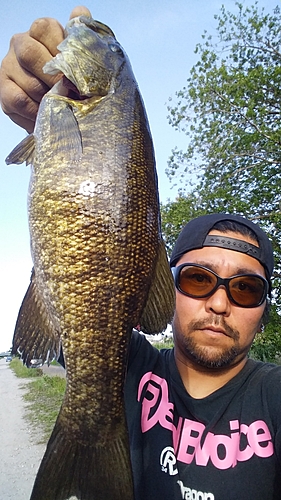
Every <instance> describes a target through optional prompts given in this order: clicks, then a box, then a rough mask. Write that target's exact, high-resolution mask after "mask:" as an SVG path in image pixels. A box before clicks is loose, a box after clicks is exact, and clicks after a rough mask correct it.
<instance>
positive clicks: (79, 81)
mask: <svg viewBox="0 0 281 500" xmlns="http://www.w3.org/2000/svg"><path fill="white" fill-rule="evenodd" d="M65 34H66V37H65V39H64V40H63V42H61V43H60V44H59V45H58V47H57V48H58V50H59V51H60V52H59V53H58V54H57V55H56V56H55V57H54V58H53V59H51V60H50V61H49V62H47V63H46V64H45V66H44V68H43V71H44V72H45V73H48V74H52V75H55V74H58V73H60V72H61V73H62V74H63V75H64V76H63V78H62V80H61V82H60V91H59V92H60V93H61V95H65V96H67V97H72V98H73V99H75V98H76V99H78V100H81V99H85V98H89V97H102V96H106V95H107V94H109V93H113V92H114V91H115V90H116V87H117V86H118V76H119V75H120V72H121V69H122V67H123V66H124V64H125V62H126V61H127V62H128V59H127V56H126V54H125V52H124V50H123V49H122V47H121V45H120V44H119V43H118V41H117V40H116V38H115V36H114V33H113V32H112V31H111V29H110V28H109V27H108V26H106V25H105V24H102V23H100V22H99V21H95V20H94V19H92V18H90V17H86V16H80V17H76V18H74V19H71V20H70V21H69V22H68V23H67V25H66V28H65ZM62 87H64V91H63V90H62ZM71 94H72V95H71Z"/></svg>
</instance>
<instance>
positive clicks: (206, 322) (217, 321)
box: [188, 316, 240, 340]
mask: <svg viewBox="0 0 281 500" xmlns="http://www.w3.org/2000/svg"><path fill="white" fill-rule="evenodd" d="M207 327H214V328H221V329H222V330H223V331H224V332H225V334H226V335H227V336H228V337H231V338H232V339H233V340H238V339H239V337H240V335H239V332H238V330H236V329H234V328H231V326H229V325H228V324H227V323H226V321H225V319H224V318H223V317H221V316H220V317H217V316H214V317H213V318H210V319H203V320H197V321H196V320H195V321H192V322H191V323H190V324H189V327H188V331H189V332H190V333H191V332H192V331H194V330H204V329H205V328H207Z"/></svg>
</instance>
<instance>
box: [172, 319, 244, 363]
mask: <svg viewBox="0 0 281 500" xmlns="http://www.w3.org/2000/svg"><path fill="white" fill-rule="evenodd" d="M208 325H210V320H208V321H193V322H192V323H189V325H188V329H187V331H186V332H185V333H184V334H183V333H179V332H177V329H176V328H175V332H174V337H175V339H177V340H176V343H177V344H178V345H180V349H181V351H182V352H183V353H184V354H185V356H186V357H187V358H189V359H191V360H192V361H193V362H195V363H196V364H198V365H199V366H202V367H204V368H212V369H215V368H217V369H220V368H224V367H227V366H229V365H231V363H232V362H233V361H234V360H235V359H236V358H237V356H238V355H239V354H240V352H241V349H240V346H239V332H238V331H237V330H235V329H233V328H231V327H230V326H228V325H227V324H226V323H225V320H224V319H223V318H221V319H219V320H218V319H217V318H215V320H214V321H213V325H214V326H220V327H221V328H223V329H224V331H225V333H226V335H227V336H228V337H229V338H231V339H232V341H233V342H232V345H230V346H228V347H227V346H225V347H223V346H213V347H210V346H202V345H200V344H198V342H197V341H196V339H195V338H194V336H193V335H192V333H193V332H194V331H196V330H202V329H204V328H205V327H206V326H208ZM179 339H180V342H179Z"/></svg>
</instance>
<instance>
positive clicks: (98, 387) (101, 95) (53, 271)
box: [7, 17, 174, 500]
mask: <svg viewBox="0 0 281 500" xmlns="http://www.w3.org/2000/svg"><path fill="white" fill-rule="evenodd" d="M66 32H67V36H66V39H65V40H64V41H63V42H62V44H60V46H59V47H58V49H59V50H60V52H59V54H58V56H56V57H55V58H54V59H53V60H52V61H50V63H48V64H47V65H46V71H48V72H53V73H54V72H59V71H62V72H63V73H64V75H65V76H64V78H63V79H62V80H61V81H60V82H59V83H58V84H56V85H55V87H54V88H53V89H51V90H50V91H49V92H48V93H47V94H46V96H45V97H44V98H43V99H42V102H41V104H40V107H39V112H38V117H37V120H36V125H35V130H34V134H32V135H31V136H29V137H28V138H26V139H24V141H22V143H21V144H20V145H18V146H17V147H16V148H15V149H14V150H13V152H12V153H11V154H10V155H9V157H8V158H7V163H21V162H23V161H26V162H27V163H30V164H31V165H32V167H31V169H32V174H31V179H30V189H29V201H28V212H29V228H30V238H31V253H32V259H33V264H34V270H33V273H32V277H31V283H30V287H29V289H28V292H27V294H26V296H25V298H24V300H23V303H22V306H21V309H20V312H19V316H18V320H17V324H16V328H15V334H14V341H13V350H14V351H16V350H19V352H21V354H22V358H23V360H24V361H25V362H26V363H27V364H29V362H30V359H31V358H32V357H39V355H40V358H43V359H44V360H47V359H50V358H53V357H58V356H59V353H60V349H61V347H62V350H63V356H64V359H65V365H66V380H67V384H66V393H65V397H64V400H63V403H62V407H61V409H60V413H59V415H58V418H57V421H56V424H55V427H54V430H53V433H52V435H51V437H50V440H49V442H48V445H47V449H46V453H45V455H44V457H43V460H42V463H41V465H40V468H39V471H38V474H37V477H36V480H35V484H34V487H33V491H32V494H31V500H42V499H44V500H66V499H68V498H70V497H71V496H72V495H76V497H77V498H78V499H79V500H108V499H109V498H110V499H111V500H121V499H122V500H132V499H133V496H134V495H133V480H132V473H131V465H130V451H129V442H128V433H127V428H126V419H125V410H124V397H123V390H124V380H125V374H126V362H127V356H128V349H129V342H130V335H131V331H132V328H133V327H134V326H136V325H137V324H139V323H140V324H141V325H142V326H143V328H144V330H146V331H148V332H151V333H157V332H159V331H163V330H164V329H165V328H166V325H167V323H168V322H170V321H171V319H172V316H173V312H174V284H173V279H172V276H171V272H170V269H169V265H168V261H167V256H166V252H165V247H164V243H163V240H162V236H161V230H160V215H159V198H158V187H157V175H156V169H155V161H154V152H153V145H152V140H151V134H150V130H149V125H148V121H147V117H146V113H145V109H144V106H143V102H142V99H141V96H140V93H139V90H138V87H137V84H136V81H135V78H134V75H133V73H132V70H131V67H130V63H129V60H128V58H127V56H126V54H125V53H124V51H123V49H122V48H121V46H120V45H119V44H118V42H117V41H116V40H115V38H114V35H113V33H112V31H111V30H110V29H109V28H107V27H106V26H105V25H101V24H100V23H98V22H97V21H94V20H92V19H90V18H84V17H81V18H77V19H75V20H71V21H70V23H69V24H68V26H67V28H66ZM78 56H79V58H80V59H79V64H78V61H77V57H78ZM67 79H69V80H70V81H71V84H68V83H67ZM75 88H76V89H77V95H76V91H75ZM83 92H86V93H87V96H81V94H82V93H83ZM68 93H69V95H68ZM79 94H80V97H79ZM73 95H76V97H77V99H74V98H73Z"/></svg>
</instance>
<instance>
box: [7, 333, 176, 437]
mask: <svg viewBox="0 0 281 500" xmlns="http://www.w3.org/2000/svg"><path fill="white" fill-rule="evenodd" d="M153 345H154V346H155V347H157V348H158V349H165V348H166V349H167V348H171V347H173V340H172V339H171V340H168V341H165V342H163V341H162V342H156V343H154V344H153ZM52 364H58V363H57V362H54V363H52ZM10 368H11V369H12V370H13V371H14V373H15V375H16V376H17V377H19V378H23V379H30V381H28V383H27V384H24V386H23V387H24V388H25V389H27V391H25V394H24V395H23V398H24V400H25V401H26V402H27V403H28V404H27V407H26V418H27V420H28V421H29V422H30V423H31V424H32V426H33V427H34V430H36V433H37V435H38V430H39V435H40V442H43V443H45V442H46V441H47V440H48V439H49V437H50V434H51V432H52V429H53V427H54V424H55V421H56V418H57V415H58V412H59V409H60V407H61V403H62V400H63V396H64V393H65V385H66V380H65V379H64V378H62V377H49V376H48V375H44V374H43V371H42V370H41V368H27V367H26V366H25V365H23V363H22V361H21V360H20V359H18V358H13V360H12V361H11V362H10Z"/></svg>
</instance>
